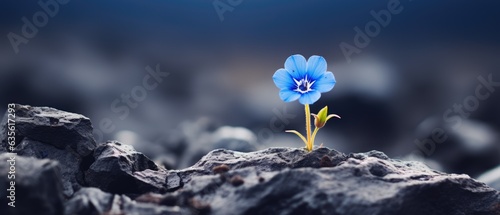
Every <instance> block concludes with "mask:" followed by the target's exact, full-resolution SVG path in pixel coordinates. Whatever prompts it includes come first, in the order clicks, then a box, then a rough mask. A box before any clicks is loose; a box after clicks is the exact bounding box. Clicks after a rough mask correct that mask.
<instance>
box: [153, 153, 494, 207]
mask: <svg viewBox="0 0 500 215" xmlns="http://www.w3.org/2000/svg"><path fill="white" fill-rule="evenodd" d="M325 156H326V157H328V159H329V161H328V166H331V167H323V168H321V167H322V163H324V162H325V160H326V158H325ZM220 165H227V166H229V167H230V170H229V171H228V172H227V173H224V174H223V175H219V174H215V173H213V172H212V171H211V170H212V169H213V168H214V167H215V166H220ZM176 174H178V175H179V176H180V178H182V179H183V180H184V186H183V187H182V189H179V190H177V191H175V192H173V193H170V194H167V195H165V198H167V197H168V198H170V199H172V198H174V199H176V201H175V202H173V203H172V202H170V204H175V205H177V206H179V207H181V208H185V207H188V208H190V209H191V210H194V211H195V212H196V213H199V214H409V215H412V214H492V215H493V214H500V193H499V192H498V191H496V190H495V189H492V188H490V187H488V186H487V185H485V184H483V183H481V182H478V181H476V180H474V179H472V178H470V177H469V176H467V175H456V174H445V173H441V172H437V171H434V170H432V169H429V168H428V167H426V166H425V165H423V164H421V163H419V162H412V161H400V160H393V159H390V158H388V157H387V156H386V155H385V154H383V153H381V152H377V151H371V152H368V153H357V154H350V155H344V154H342V153H339V152H337V151H335V150H329V149H327V148H320V149H316V150H314V151H313V152H311V153H307V152H305V151H304V150H302V149H290V148H271V149H266V150H263V151H257V152H251V153H240V152H234V151H229V150H223V149H221V150H215V151H213V152H211V153H209V154H208V155H207V156H205V157H204V158H203V159H201V160H200V161H199V162H198V163H197V164H196V165H194V166H193V167H191V168H188V169H185V170H180V171H177V172H176ZM235 200H237V201H235ZM160 202H161V200H160ZM202 206H203V207H202Z"/></svg>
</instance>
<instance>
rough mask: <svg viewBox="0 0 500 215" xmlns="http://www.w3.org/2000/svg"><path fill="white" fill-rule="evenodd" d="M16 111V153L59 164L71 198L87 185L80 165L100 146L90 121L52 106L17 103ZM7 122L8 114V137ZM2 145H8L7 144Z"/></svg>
mask: <svg viewBox="0 0 500 215" xmlns="http://www.w3.org/2000/svg"><path fill="white" fill-rule="evenodd" d="M15 110H16V111H15V113H16V118H15V121H16V125H15V128H16V143H17V144H16V147H15V149H14V151H13V152H15V153H18V154H19V155H22V156H30V157H35V158H40V159H44V158H49V159H52V160H56V161H59V164H60V170H61V176H62V184H63V187H64V195H65V196H66V197H70V196H71V195H73V193H74V192H75V190H78V189H80V187H81V186H82V185H84V182H83V177H82V176H83V174H82V172H81V171H80V166H81V165H82V162H83V161H84V159H85V157H86V156H88V155H89V154H90V153H91V152H92V150H93V149H94V148H95V145H96V143H95V141H94V139H93V137H92V125H91V122H90V120H89V119H88V118H87V117H85V116H82V115H79V114H74V113H69V112H65V111H60V110H57V109H54V108H49V107H31V106H28V105H18V104H16V105H15ZM6 119H7V113H6V114H5V116H4V120H3V121H2V126H0V128H1V129H2V131H1V133H2V135H4V136H5V128H6V122H7V120H6ZM0 138H2V137H0ZM2 140H5V138H4V137H3V138H2ZM2 146H3V147H1V148H4V147H5V146H6V145H5V142H3V143H2Z"/></svg>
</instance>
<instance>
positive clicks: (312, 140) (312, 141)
mask: <svg viewBox="0 0 500 215" xmlns="http://www.w3.org/2000/svg"><path fill="white" fill-rule="evenodd" d="M318 131H319V128H314V131H313V134H312V139H311V145H312V146H314V140H315V139H316V134H317V133H318ZM311 150H312V147H311Z"/></svg>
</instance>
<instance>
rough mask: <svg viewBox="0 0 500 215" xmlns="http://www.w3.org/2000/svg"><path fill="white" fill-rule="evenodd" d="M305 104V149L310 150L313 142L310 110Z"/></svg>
mask: <svg viewBox="0 0 500 215" xmlns="http://www.w3.org/2000/svg"><path fill="white" fill-rule="evenodd" d="M304 106H305V111H306V133H307V144H306V148H307V151H312V147H313V145H312V144H313V143H312V142H311V110H309V105H308V104H306V105H304Z"/></svg>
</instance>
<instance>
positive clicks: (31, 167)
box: [0, 153, 64, 215]
mask: <svg viewBox="0 0 500 215" xmlns="http://www.w3.org/2000/svg"><path fill="white" fill-rule="evenodd" d="M10 157H15V164H14V167H15V174H14V175H15V194H14V196H15V199H14V201H15V207H11V206H8V205H7V203H8V202H11V200H10V199H7V196H9V195H10V191H7V189H10V179H8V178H7V175H8V172H9V171H10V169H11V166H10V164H9V163H10V162H7V160H9V159H10ZM0 161H1V162H0V175H1V176H2V177H0V211H1V212H2V214H10V215H28V214H39V215H62V214H63V212H64V211H63V210H64V208H63V194H62V186H61V180H60V175H59V168H58V162H56V161H52V160H48V159H35V158H29V157H21V156H16V155H15V154H13V153H2V154H0Z"/></svg>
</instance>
